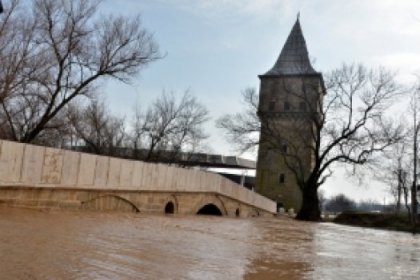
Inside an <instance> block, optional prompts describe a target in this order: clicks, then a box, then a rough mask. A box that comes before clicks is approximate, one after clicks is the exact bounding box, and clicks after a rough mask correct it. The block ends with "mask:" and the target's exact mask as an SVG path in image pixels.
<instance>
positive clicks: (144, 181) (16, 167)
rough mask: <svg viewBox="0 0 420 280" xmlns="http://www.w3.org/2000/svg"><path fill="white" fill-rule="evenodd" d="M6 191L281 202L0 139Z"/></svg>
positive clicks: (220, 183) (188, 176) (182, 172)
mask: <svg viewBox="0 0 420 280" xmlns="http://www.w3.org/2000/svg"><path fill="white" fill-rule="evenodd" d="M2 187H31V188H34V187H35V188H57V189H63V188H65V189H76V190H84V189H85V190H102V191H104V190H105V191H106V190H109V191H118V190H121V191H143V192H165V193H169V192H177V193H213V194H218V195H223V196H226V197H228V198H232V199H234V200H237V201H240V202H242V203H244V204H247V205H251V206H253V207H256V208H258V209H261V210H264V211H267V212H271V213H275V211H276V204H275V202H273V201H272V200H269V199H267V198H265V197H263V196H261V195H259V194H257V193H255V192H252V191H249V190H248V189H246V188H244V187H242V186H240V185H238V184H235V183H233V182H232V181H230V180H228V179H225V178H223V177H222V176H220V175H218V174H214V173H210V172H204V171H199V170H193V169H184V168H177V167H172V166H168V165H163V164H151V163H145V162H141V161H132V160H125V159H118V158H111V157H104V156H97V155H91V154H84V153H79V152H73V151H66V150H60V149H53V148H46V147H40V146H35V145H29V144H21V143H15V142H10V141H4V140H0V189H1V188H2Z"/></svg>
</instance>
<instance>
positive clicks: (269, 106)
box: [268, 101, 276, 111]
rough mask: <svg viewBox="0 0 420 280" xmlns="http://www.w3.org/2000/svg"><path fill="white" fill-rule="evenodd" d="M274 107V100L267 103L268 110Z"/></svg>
mask: <svg viewBox="0 0 420 280" xmlns="http://www.w3.org/2000/svg"><path fill="white" fill-rule="evenodd" d="M275 107H276V102H275V101H270V103H269V104H268V110H270V111H273V110H274V108H275Z"/></svg>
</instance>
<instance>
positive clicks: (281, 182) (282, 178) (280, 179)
mask: <svg viewBox="0 0 420 280" xmlns="http://www.w3.org/2000/svg"><path fill="white" fill-rule="evenodd" d="M284 180H285V178H284V174H283V173H281V174H280V176H279V183H280V184H284Z"/></svg>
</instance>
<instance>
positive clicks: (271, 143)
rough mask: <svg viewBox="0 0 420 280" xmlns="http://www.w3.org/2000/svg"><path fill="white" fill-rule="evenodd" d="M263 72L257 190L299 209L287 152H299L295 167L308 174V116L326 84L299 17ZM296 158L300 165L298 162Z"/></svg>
mask: <svg viewBox="0 0 420 280" xmlns="http://www.w3.org/2000/svg"><path fill="white" fill-rule="evenodd" d="M259 78H260V80H261V83H260V95H259V96H260V97H259V98H260V100H259V106H258V116H259V118H260V121H261V132H260V147H259V151H258V161H257V173H256V191H257V192H259V193H261V194H263V195H265V196H267V197H269V198H271V199H273V200H274V201H277V202H278V206H282V207H284V208H286V209H289V208H294V209H295V211H298V210H299V209H300V207H301V204H302V193H301V190H300V188H299V185H298V184H297V180H296V176H295V172H293V170H294V169H293V168H290V166H291V164H290V163H289V161H288V162H286V156H288V155H293V156H298V157H299V164H300V165H299V168H298V169H296V170H295V171H299V172H300V173H299V174H300V175H301V177H300V178H302V176H303V177H305V178H306V176H307V175H308V174H309V171H310V170H311V167H312V165H313V160H312V158H313V156H312V153H311V151H310V148H308V146H311V145H312V144H311V143H314V141H312V140H310V139H311V135H312V129H311V127H313V125H312V123H311V120H310V118H308V116H310V115H311V112H319V108H320V106H321V105H320V104H321V103H320V102H322V96H323V94H322V92H323V90H324V88H325V87H324V82H323V78H322V74H321V73H319V72H316V71H315V70H314V68H313V67H312V65H311V62H310V60H309V55H308V50H307V48H306V43H305V39H304V37H303V34H302V29H301V27H300V22H299V17H298V18H297V20H296V23H295V25H294V26H293V28H292V31H291V32H290V34H289V36H288V38H287V41H286V43H285V45H284V46H283V49H282V51H281V53H280V56H279V58H278V59H277V62H276V63H275V64H274V66H273V68H271V70H269V71H268V72H267V73H265V74H263V75H260V76H259ZM317 114H318V113H317ZM312 116H313V114H312ZM312 146H313V145H312ZM287 158H288V160H290V158H292V157H287ZM293 164H294V165H293V166H295V167H296V166H297V165H296V162H293Z"/></svg>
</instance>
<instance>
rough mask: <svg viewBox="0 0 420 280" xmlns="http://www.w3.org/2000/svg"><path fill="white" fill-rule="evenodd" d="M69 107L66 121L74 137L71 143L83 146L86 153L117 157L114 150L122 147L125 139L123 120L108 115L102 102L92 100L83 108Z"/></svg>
mask: <svg viewBox="0 0 420 280" xmlns="http://www.w3.org/2000/svg"><path fill="white" fill-rule="evenodd" d="M80 107H81V106H77V107H76V106H71V107H70V108H69V110H68V120H69V124H70V125H71V128H72V135H73V136H74V137H75V139H74V140H73V143H78V144H79V145H82V146H84V148H85V149H86V150H87V151H88V152H93V153H95V154H103V155H117V153H116V151H115V150H116V148H121V147H123V146H124V141H125V140H126V138H127V132H126V130H125V124H124V119H123V118H118V117H115V116H113V115H112V114H110V113H109V109H108V108H107V107H106V106H105V103H104V102H101V101H98V99H93V100H92V102H91V103H90V104H89V105H88V106H86V107H85V108H82V109H80Z"/></svg>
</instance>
